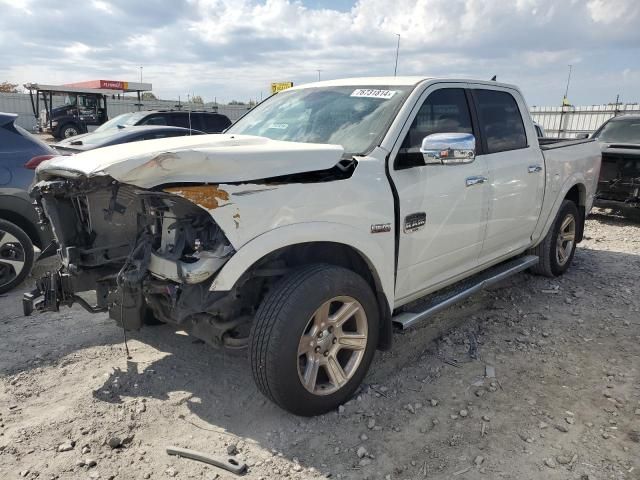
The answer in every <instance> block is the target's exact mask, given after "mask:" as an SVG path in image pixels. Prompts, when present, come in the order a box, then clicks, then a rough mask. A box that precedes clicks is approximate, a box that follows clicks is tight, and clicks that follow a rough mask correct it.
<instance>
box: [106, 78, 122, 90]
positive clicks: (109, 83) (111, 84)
mask: <svg viewBox="0 0 640 480" xmlns="http://www.w3.org/2000/svg"><path fill="white" fill-rule="evenodd" d="M124 84H125V82H120V81H118V80H100V88H110V89H112V90H124V89H125V85H124Z"/></svg>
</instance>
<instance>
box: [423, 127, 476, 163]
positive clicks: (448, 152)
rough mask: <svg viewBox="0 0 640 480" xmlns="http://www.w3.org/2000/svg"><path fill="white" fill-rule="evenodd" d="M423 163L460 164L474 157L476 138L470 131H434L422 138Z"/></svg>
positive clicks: (470, 160)
mask: <svg viewBox="0 0 640 480" xmlns="http://www.w3.org/2000/svg"><path fill="white" fill-rule="evenodd" d="M420 153H422V157H423V158H424V163H425V165H460V164H465V163H471V162H473V161H474V160H475V158H476V138H475V137H474V136H473V135H472V134H470V133H434V134H432V135H429V136H427V137H425V138H424V139H423V140H422V146H421V147H420Z"/></svg>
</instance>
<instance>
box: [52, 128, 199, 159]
mask: <svg viewBox="0 0 640 480" xmlns="http://www.w3.org/2000/svg"><path fill="white" fill-rule="evenodd" d="M203 134H204V133H203V132H201V131H199V130H189V129H188V128H182V127H160V126H155V125H147V126H133V127H127V128H122V129H118V128H115V129H107V130H103V131H97V130H96V131H95V132H93V133H87V134H85V135H78V136H76V137H72V138H67V139H65V140H62V141H61V142H58V143H56V144H54V145H52V146H53V148H55V149H56V150H57V151H58V152H59V153H61V154H63V155H64V154H71V153H80V152H84V151H87V150H93V149H95V148H100V147H108V146H111V145H119V144H121V143H130V142H139V141H142V140H156V139H158V138H169V137H183V136H186V135H203Z"/></svg>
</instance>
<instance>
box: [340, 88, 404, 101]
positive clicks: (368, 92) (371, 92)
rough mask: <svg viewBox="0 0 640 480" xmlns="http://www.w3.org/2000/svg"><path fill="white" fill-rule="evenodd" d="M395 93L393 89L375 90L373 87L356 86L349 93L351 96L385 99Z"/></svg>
mask: <svg viewBox="0 0 640 480" xmlns="http://www.w3.org/2000/svg"><path fill="white" fill-rule="evenodd" d="M395 94H396V91H395V90H376V89H373V88H356V89H355V90H354V91H353V93H352V94H351V96H352V97H362V98H382V99H384V100H387V99H389V98H391V97H393V96H394V95H395Z"/></svg>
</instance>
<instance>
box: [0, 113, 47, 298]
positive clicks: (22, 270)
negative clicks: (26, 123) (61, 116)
mask: <svg viewBox="0 0 640 480" xmlns="http://www.w3.org/2000/svg"><path fill="white" fill-rule="evenodd" d="M16 118H18V115H16V114H14V113H0V293H4V292H7V291H9V290H11V289H12V288H13V287H15V286H16V285H18V284H19V283H21V282H22V281H23V280H24V278H25V277H26V276H27V275H28V274H29V272H30V271H31V268H32V266H33V262H34V250H33V246H34V245H36V246H37V247H38V248H40V249H44V248H45V247H46V246H47V245H49V243H51V235H50V231H49V230H48V229H46V230H42V229H41V228H40V226H39V225H38V222H39V218H38V214H37V213H36V210H35V208H34V206H33V200H32V199H31V198H30V197H29V193H28V191H27V190H28V188H29V185H31V183H32V181H33V170H32V169H30V167H31V166H32V165H33V163H31V164H30V163H29V162H34V161H35V162H39V161H40V160H41V159H48V158H51V156H53V155H56V152H55V151H54V150H53V149H52V148H50V147H49V146H47V144H45V143H44V142H42V141H40V140H39V139H38V138H37V137H35V136H33V135H31V134H30V133H29V132H27V131H26V130H25V129H23V128H21V127H20V126H18V125H16V124H15V120H16ZM54 252H55V250H54Z"/></svg>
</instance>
